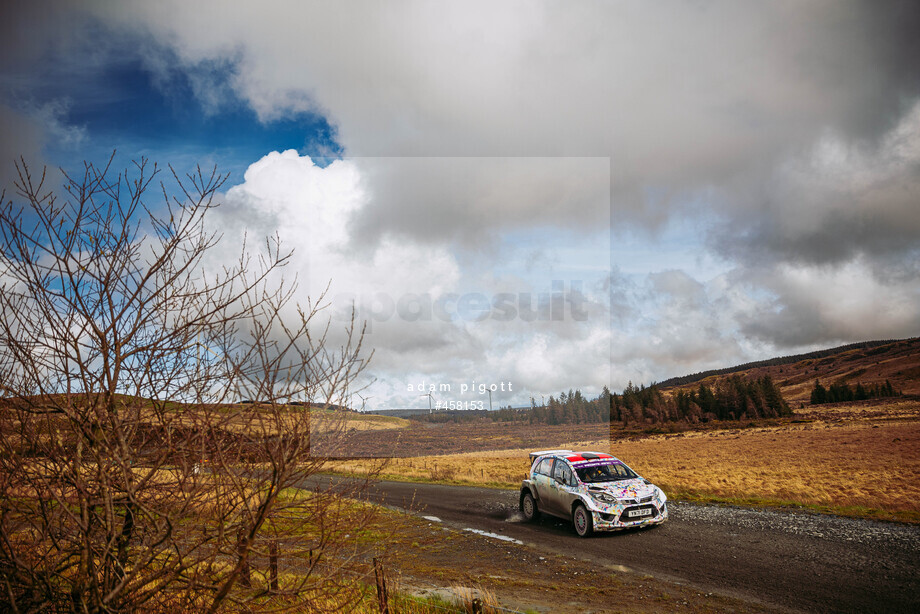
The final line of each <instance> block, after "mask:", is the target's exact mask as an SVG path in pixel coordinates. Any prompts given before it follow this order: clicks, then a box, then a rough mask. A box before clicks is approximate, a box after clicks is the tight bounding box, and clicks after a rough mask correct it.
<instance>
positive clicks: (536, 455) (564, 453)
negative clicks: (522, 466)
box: [530, 450, 574, 466]
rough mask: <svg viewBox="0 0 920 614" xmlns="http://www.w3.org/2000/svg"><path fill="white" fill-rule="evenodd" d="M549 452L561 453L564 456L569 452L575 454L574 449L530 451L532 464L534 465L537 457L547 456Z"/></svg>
mask: <svg viewBox="0 0 920 614" xmlns="http://www.w3.org/2000/svg"><path fill="white" fill-rule="evenodd" d="M547 454H559V455H560V456H564V455H567V454H574V452H573V451H572V450H543V451H542V452H531V453H530V464H531V466H533V463H534V461H535V460H537V458H539V457H540V456H546V455H547Z"/></svg>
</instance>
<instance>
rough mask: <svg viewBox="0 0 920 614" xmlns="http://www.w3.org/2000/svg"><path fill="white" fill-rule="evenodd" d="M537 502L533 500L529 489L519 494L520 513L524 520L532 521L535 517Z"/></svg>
mask: <svg viewBox="0 0 920 614" xmlns="http://www.w3.org/2000/svg"><path fill="white" fill-rule="evenodd" d="M538 513H539V512H538V511H537V502H536V501H534V500H533V495H532V494H530V491H529V490H525V491H524V492H523V493H522V494H521V515H523V516H524V522H533V521H534V520H536V519H537V514H538Z"/></svg>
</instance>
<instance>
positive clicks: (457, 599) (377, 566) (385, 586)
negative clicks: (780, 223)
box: [241, 540, 525, 614]
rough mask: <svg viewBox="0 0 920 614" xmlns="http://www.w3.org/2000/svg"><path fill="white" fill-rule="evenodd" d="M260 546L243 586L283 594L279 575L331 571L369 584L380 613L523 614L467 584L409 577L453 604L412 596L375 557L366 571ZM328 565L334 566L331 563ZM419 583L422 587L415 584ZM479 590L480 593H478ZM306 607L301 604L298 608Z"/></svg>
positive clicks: (305, 553)
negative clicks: (460, 613)
mask: <svg viewBox="0 0 920 614" xmlns="http://www.w3.org/2000/svg"><path fill="white" fill-rule="evenodd" d="M260 545H261V546H262V547H259V548H254V549H253V550H252V551H251V552H252V554H253V555H254V556H251V557H250V558H249V565H248V569H246V570H245V571H244V574H243V577H242V578H241V583H242V585H243V586H249V587H253V588H255V585H256V584H258V585H260V586H262V587H265V588H267V589H268V590H269V591H276V592H278V593H279V594H283V593H284V586H282V585H281V584H280V582H281V581H280V580H279V578H285V577H287V578H292V577H293V578H303V577H306V576H309V575H310V574H323V573H324V572H329V571H333V573H336V574H337V575H339V576H347V577H350V578H351V579H352V580H354V581H355V582H357V583H360V584H361V585H364V586H368V587H373V589H371V590H372V591H373V592H374V593H375V594H374V595H373V596H375V597H376V602H377V606H378V609H379V611H380V612H381V613H382V614H390V613H394V614H395V613H396V612H403V611H411V612H415V611H422V612H431V611H438V612H453V613H458V612H469V613H471V614H489V613H496V614H497V613H501V614H506V613H507V614H525V613H524V612H522V611H521V610H515V609H511V608H506V607H504V606H501V605H499V604H497V603H495V599H494V597H493V596H491V595H489V594H488V591H481V590H478V589H475V588H470V587H456V586H454V587H445V586H441V585H437V584H433V583H431V582H427V581H424V580H420V579H418V578H413V579H412V584H413V588H415V589H418V588H422V589H425V590H431V591H432V592H433V593H434V594H435V595H438V596H439V597H440V598H441V600H443V601H448V602H450V601H453V603H439V602H438V601H437V600H433V599H432V598H431V597H424V596H419V595H413V594H412V593H410V592H408V591H406V590H403V587H401V586H400V584H399V581H398V579H396V581H395V586H394V582H393V580H394V578H392V577H391V574H390V573H389V572H388V570H387V569H386V568H385V564H384V562H383V561H382V560H381V559H378V558H373V559H372V560H371V561H369V562H368V563H369V564H368V565H367V570H366V571H357V570H346V569H330V565H323V564H320V561H319V554H316V555H314V551H313V550H309V549H306V550H304V551H300V552H296V554H295V555H293V556H291V555H285V548H283V547H282V546H281V545H280V542H276V541H274V540H270V541H269V543H268V545H267V547H266V545H265V544H264V543H263V544H260ZM331 567H332V568H334V567H335V565H334V563H332V565H331ZM254 580H256V581H254ZM419 584H422V585H424V586H418V585H419ZM480 593H484V594H483V595H480ZM409 604H415V606H416V608H412V607H407V606H409ZM309 609H310V608H309V607H307V606H305V607H304V609H303V610H301V611H307V610H309ZM290 611H297V610H296V609H292V610H290Z"/></svg>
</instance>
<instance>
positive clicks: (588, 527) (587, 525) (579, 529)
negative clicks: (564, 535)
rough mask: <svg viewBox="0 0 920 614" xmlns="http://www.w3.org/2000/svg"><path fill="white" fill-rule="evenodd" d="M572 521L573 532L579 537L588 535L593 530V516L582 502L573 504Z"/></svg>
mask: <svg viewBox="0 0 920 614" xmlns="http://www.w3.org/2000/svg"><path fill="white" fill-rule="evenodd" d="M572 522H573V523H574V524H575V532H576V533H578V536H579V537H588V536H590V535H591V534H592V533H593V532H594V517H593V516H592V515H591V512H589V511H588V510H587V508H585V506H584V504H582V503H579V504H578V505H576V506H575V512H574V513H573V514H572Z"/></svg>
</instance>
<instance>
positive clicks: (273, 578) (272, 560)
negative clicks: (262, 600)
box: [268, 539, 278, 591]
mask: <svg viewBox="0 0 920 614" xmlns="http://www.w3.org/2000/svg"><path fill="white" fill-rule="evenodd" d="M268 576H269V587H270V588H271V590H273V591H277V590H278V542H277V541H275V540H274V539H273V540H272V541H271V542H269V544H268Z"/></svg>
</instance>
